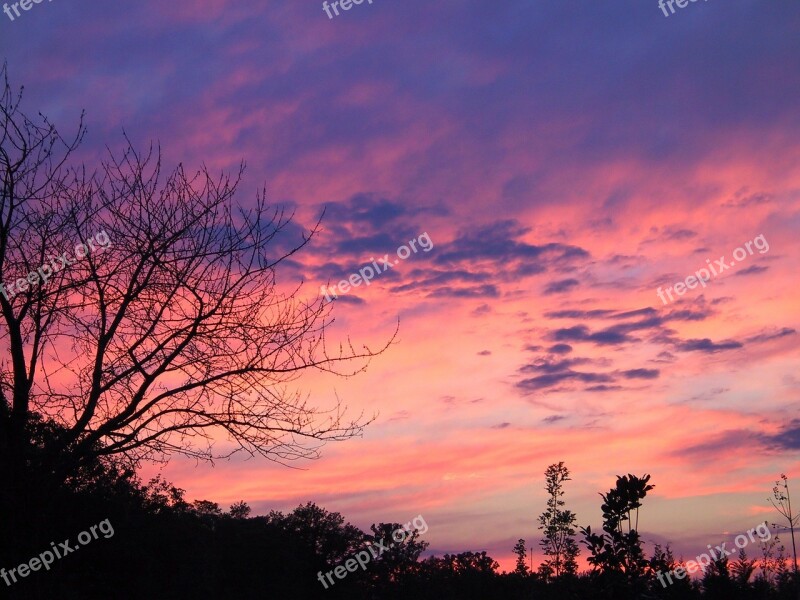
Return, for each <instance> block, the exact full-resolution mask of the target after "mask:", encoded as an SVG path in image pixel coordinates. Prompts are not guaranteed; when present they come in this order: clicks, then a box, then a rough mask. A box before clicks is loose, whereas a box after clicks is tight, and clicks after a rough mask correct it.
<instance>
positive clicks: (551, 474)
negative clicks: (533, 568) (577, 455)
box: [539, 462, 580, 577]
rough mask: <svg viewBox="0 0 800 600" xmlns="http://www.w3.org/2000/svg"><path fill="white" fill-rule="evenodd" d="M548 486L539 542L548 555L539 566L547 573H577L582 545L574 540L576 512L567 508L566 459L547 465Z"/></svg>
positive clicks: (541, 570) (540, 520) (541, 518)
mask: <svg viewBox="0 0 800 600" xmlns="http://www.w3.org/2000/svg"><path fill="white" fill-rule="evenodd" d="M544 475H545V490H547V495H548V499H547V510H545V511H544V512H543V513H542V514H541V515H540V516H539V529H541V530H542V531H543V533H544V538H543V539H542V540H541V542H539V543H540V545H541V546H542V549H543V550H544V554H545V556H546V557H547V558H546V559H545V560H544V561H543V562H542V564H541V565H540V567H539V572H540V573H541V574H542V575H544V576H545V577H560V576H561V575H564V574H570V575H574V574H575V573H577V572H578V563H577V561H576V558H577V556H578V554H580V548H579V547H578V544H577V543H576V542H575V520H576V516H575V513H573V512H572V511H570V510H564V509H563V508H562V507H563V506H564V504H565V503H564V501H563V500H562V499H561V498H562V496H563V495H564V482H565V481H570V477H569V469H568V468H567V467H565V466H564V463H563V462H559V463H555V464H552V465H550V466H549V467H547V470H546V471H545V472H544Z"/></svg>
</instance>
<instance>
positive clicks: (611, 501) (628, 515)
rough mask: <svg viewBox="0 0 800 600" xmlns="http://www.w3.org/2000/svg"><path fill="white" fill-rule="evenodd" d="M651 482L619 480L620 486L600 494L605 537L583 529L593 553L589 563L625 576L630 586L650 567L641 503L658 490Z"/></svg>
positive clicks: (634, 479) (648, 477)
mask: <svg viewBox="0 0 800 600" xmlns="http://www.w3.org/2000/svg"><path fill="white" fill-rule="evenodd" d="M648 481H650V475H645V476H644V477H642V478H639V477H636V476H634V475H631V474H628V475H626V476H622V477H617V484H616V486H615V487H614V488H612V489H611V490H610V491H609V492H608V493H607V494H600V496H601V497H602V498H603V506H602V509H603V531H604V532H605V533H602V534H596V533H593V532H592V530H591V527H585V528H582V529H581V531H582V532H583V535H584V536H585V538H586V539H585V540H584V542H583V543H584V544H585V545H586V547H587V548H588V549H589V551H590V552H591V556H590V557H589V558H588V559H587V560H588V561H589V563H590V564H591V565H594V566H595V567H596V568H597V569H599V570H600V571H601V572H602V573H606V574H610V575H624V576H625V579H626V580H627V582H628V583H629V584H632V583H635V582H636V580H637V579H638V578H640V577H641V575H642V574H643V573H644V571H645V569H646V568H647V566H648V561H647V560H646V559H645V558H644V553H643V552H642V541H641V538H640V537H639V531H638V528H639V507H641V505H642V503H641V500H642V499H643V498H644V497H645V496H646V495H647V492H649V491H650V490H652V489H653V488H654V487H655V486H654V485H649V484H648V483H647V482H648Z"/></svg>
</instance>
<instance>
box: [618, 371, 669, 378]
mask: <svg viewBox="0 0 800 600" xmlns="http://www.w3.org/2000/svg"><path fill="white" fill-rule="evenodd" d="M659 373H660V371H659V370H658V369H628V370H627V371H622V376H623V377H624V378H625V379H658V375H659Z"/></svg>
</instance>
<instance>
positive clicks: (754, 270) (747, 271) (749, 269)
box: [734, 265, 769, 277]
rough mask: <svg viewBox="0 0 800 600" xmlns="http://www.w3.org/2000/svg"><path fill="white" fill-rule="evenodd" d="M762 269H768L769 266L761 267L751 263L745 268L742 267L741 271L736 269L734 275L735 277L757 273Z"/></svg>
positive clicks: (761, 271)
mask: <svg viewBox="0 0 800 600" xmlns="http://www.w3.org/2000/svg"><path fill="white" fill-rule="evenodd" d="M764 271H769V267H763V266H761V265H752V266H750V267H747V268H746V269H742V270H741V271H736V273H734V275H735V276H736V277H743V276H746V275H758V274H759V273H763V272H764Z"/></svg>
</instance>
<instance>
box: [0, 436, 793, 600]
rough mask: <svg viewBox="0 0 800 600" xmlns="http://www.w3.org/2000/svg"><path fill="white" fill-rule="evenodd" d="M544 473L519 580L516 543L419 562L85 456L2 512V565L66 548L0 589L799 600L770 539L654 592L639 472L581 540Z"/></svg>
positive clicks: (667, 555) (166, 595) (403, 550)
mask: <svg viewBox="0 0 800 600" xmlns="http://www.w3.org/2000/svg"><path fill="white" fill-rule="evenodd" d="M43 431H44V430H42V431H40V434H42V435H47V434H46V432H43ZM545 475H546V490H547V492H548V498H549V500H548V503H547V507H546V510H545V512H544V513H542V516H541V517H540V518H539V529H540V530H541V532H542V539H541V544H542V548H543V551H544V555H545V560H544V561H543V562H542V564H541V565H539V567H538V568H537V569H536V570H534V572H531V571H530V569H529V568H528V566H527V558H528V557H527V555H526V552H525V542H524V540H520V542H519V543H518V544H517V546H516V547H515V551H516V552H517V553H518V558H519V560H518V561H517V568H516V570H515V571H513V572H510V573H506V572H500V570H499V565H498V563H497V562H496V561H495V560H494V559H493V558H492V557H491V556H488V555H487V554H486V553H485V552H477V553H476V552H462V553H459V554H446V555H444V556H434V557H430V556H426V550H427V549H428V544H427V542H425V541H424V540H423V539H422V538H421V537H420V535H419V533H420V532H419V531H418V530H409V528H408V526H407V525H406V527H405V529H406V533H405V534H404V535H402V536H399V537H402V538H403V539H402V541H398V538H397V537H393V532H395V531H397V530H399V529H403V525H402V524H399V523H376V524H374V525H372V526H371V527H370V530H369V531H362V530H361V529H359V528H357V527H355V526H353V525H352V524H350V523H348V522H346V520H345V518H344V517H343V516H342V515H340V514H338V513H335V512H328V511H326V510H325V509H323V508H321V507H319V506H317V505H315V504H313V503H308V504H305V505H302V506H298V507H297V508H296V509H295V510H293V511H291V512H289V513H286V514H284V513H281V512H271V513H270V514H268V515H265V516H252V515H251V510H250V508H249V507H248V505H247V504H246V503H244V502H237V503H236V504H234V505H232V506H230V507H229V508H227V509H223V508H221V507H220V506H218V504H216V503H214V502H212V501H208V500H200V501H194V502H189V501H188V500H187V499H186V498H185V494H184V492H183V490H181V489H179V488H177V487H175V486H173V485H171V484H169V483H167V482H165V481H164V480H162V479H155V480H153V481H150V482H149V483H147V484H144V483H143V482H141V481H140V480H139V479H138V478H137V477H136V475H135V473H134V471H133V470H131V469H125V468H123V467H121V466H119V465H114V464H110V463H108V462H101V461H99V460H95V461H92V462H90V463H87V464H84V465H83V466H82V467H81V469H80V470H79V472H78V474H77V475H76V476H74V477H71V478H70V479H69V480H68V482H67V484H66V485H60V486H59V487H58V488H52V487H48V484H47V483H46V482H47V478H46V477H43V478H42V479H40V480H31V481H29V482H28V485H27V490H28V494H27V497H26V499H25V503H24V506H25V509H24V510H22V511H21V512H20V514H16V515H3V520H4V524H5V525H8V523H9V522H13V524H14V527H13V528H12V529H13V531H14V532H15V534H14V536H13V538H12V539H9V538H8V537H4V540H3V542H4V543H3V544H2V554H3V556H2V563H1V564H0V566H2V567H4V568H5V569H7V570H8V569H10V568H14V567H17V566H18V565H20V564H23V563H28V562H29V561H30V559H31V558H34V557H37V556H39V555H40V554H41V553H42V552H43V551H48V550H50V549H55V548H57V547H58V545H59V543H60V542H62V540H69V541H70V543H71V544H72V545H73V546H76V547H77V549H76V550H75V551H73V552H71V553H69V555H67V556H63V557H61V558H59V559H57V560H55V561H53V562H52V564H51V565H48V567H49V568H48V569H39V570H37V571H36V572H31V573H28V574H27V576H25V577H18V578H17V579H18V580H17V581H16V582H12V583H11V585H7V584H6V583H4V582H2V581H0V594H2V597H10V598H21V599H22V598H24V599H36V598H54V597H57V598H62V599H72V598H74V599H94V598H97V599H104V600H105V599H142V600H161V599H165V600H169V599H183V598H186V599H190V598H191V599H192V600H197V599H205V598H209V599H217V598H224V599H229V598H230V599H232V600H238V599H251V598H252V599H256V598H258V599H264V598H278V599H284V598H285V599H300V600H302V599H305V598H309V599H317V598H319V599H325V598H328V599H336V598H348V599H353V600H360V599H377V598H381V599H388V600H391V599H395V598H398V599H399V598H408V597H411V598H414V599H415V600H426V599H431V600H433V599H436V600H447V599H453V600H465V599H476V600H477V599H480V600H486V599H504V600H506V599H508V600H513V599H534V598H535V599H545V600H546V599H551V598H552V599H564V598H576V599H587V600H591V599H613V600H625V599H628V598H630V599H633V598H643V599H644V598H675V599H678V598H680V599H692V598H698V599H699V598H706V599H709V600H715V599H724V600H737V599H743V600H744V599H756V598H780V599H787V600H788V599H792V600H796V599H797V597H798V594H797V591H796V588H794V587H793V585H794V581H793V576H792V573H791V572H790V570H789V568H788V560H787V559H786V558H785V557H784V555H783V554H782V551H780V549H779V547H776V545H775V544H776V543H777V540H776V539H775V538H773V539H772V540H771V541H770V543H765V544H764V545H763V546H762V547H761V550H762V551H763V556H761V557H760V558H759V557H754V558H748V557H747V556H746V555H745V554H744V553H742V554H741V555H740V556H739V557H737V558H736V559H735V560H734V559H728V558H719V560H716V561H714V562H713V563H712V564H711V565H710V567H709V568H708V569H707V570H706V572H705V575H704V576H703V578H702V579H700V580H690V578H688V577H686V578H683V579H678V578H675V577H673V581H674V582H673V584H672V585H668V586H667V587H663V586H662V584H661V583H660V581H659V578H658V577H657V576H656V574H657V573H659V572H661V573H667V572H671V571H674V570H675V569H677V568H678V567H679V566H680V565H679V563H678V560H677V559H676V558H675V557H674V556H673V554H672V552H671V551H670V550H669V548H661V547H656V549H655V551H654V552H652V554H651V555H650V556H645V553H644V551H643V549H642V540H641V538H640V536H639V533H638V531H637V529H636V527H637V523H638V511H639V508H640V507H641V506H642V500H643V499H644V497H645V496H646V494H647V492H648V491H649V490H651V489H652V487H653V486H652V485H651V484H650V483H649V476H645V477H642V478H638V477H635V476H633V475H626V476H624V477H620V478H619V479H618V480H617V483H616V485H615V487H614V488H612V489H611V490H609V492H608V493H606V494H603V495H602V496H603V505H602V510H603V519H604V522H603V527H602V531H601V532H594V531H592V530H591V529H590V528H588V527H587V528H584V529H582V530H581V531H580V536H581V537H582V539H581V540H580V545H579V544H578V543H577V540H578V537H579V534H578V532H577V531H576V528H575V515H574V513H572V512H571V511H569V510H567V509H566V508H565V500H564V490H563V483H564V482H565V481H568V480H569V471H568V470H567V469H566V467H564V465H563V463H559V464H556V465H552V466H551V467H549V468H548V470H547V472H546V473H545ZM104 520H107V521H108V523H109V524H110V526H111V527H113V535H111V536H103V535H100V536H96V537H95V539H93V540H92V541H91V543H87V544H85V545H79V544H76V542H75V540H76V536H77V535H78V533H79V532H82V531H88V530H89V527H90V526H91V525H94V524H96V523H99V522H100V521H104ZM426 527H427V524H426ZM103 531H106V530H105V529H103ZM87 537H88V533H87ZM9 542H10V543H9ZM389 542H391V543H392V544H393V545H392V547H391V548H389V547H388V545H389ZM370 546H371V547H372V548H373V550H374V549H375V548H380V547H382V546H383V547H386V550H385V551H381V552H380V553H373V557H372V558H370V560H369V562H368V563H367V564H366V565H365V566H364V568H361V567H357V568H355V569H352V570H351V569H347V571H346V576H344V577H341V578H340V577H338V576H336V577H332V578H329V579H327V580H326V579H325V574H326V573H329V572H331V571H332V570H334V569H335V568H336V567H338V566H342V565H345V564H347V562H348V560H349V559H352V558H353V557H354V556H355V555H356V554H357V553H359V552H362V553H363V552H364V550H365V549H367V548H369V547H370ZM583 547H585V551H586V553H587V554H586V559H587V560H588V562H589V564H590V565H591V570H589V571H583V572H581V571H579V569H578V560H577V558H578V556H579V555H580V553H581V552H582V551H584V550H583ZM351 566H352V563H351ZM342 570H343V569H342ZM331 581H332V583H331ZM323 582H327V583H323Z"/></svg>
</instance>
